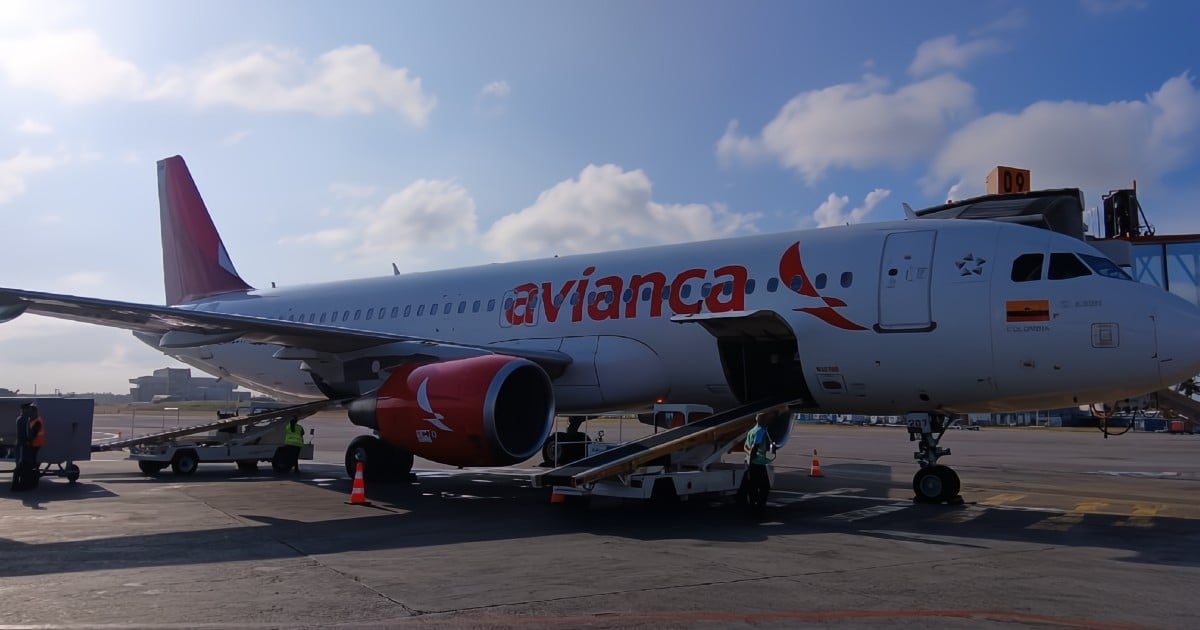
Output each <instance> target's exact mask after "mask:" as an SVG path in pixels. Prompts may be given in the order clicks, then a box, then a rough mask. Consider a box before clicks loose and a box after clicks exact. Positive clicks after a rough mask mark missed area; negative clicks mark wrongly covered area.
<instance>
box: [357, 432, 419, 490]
mask: <svg viewBox="0 0 1200 630" xmlns="http://www.w3.org/2000/svg"><path fill="white" fill-rule="evenodd" d="M359 450H362V452H363V455H364V459H363V478H364V480H365V481H385V482H386V481H407V480H410V479H412V478H413V474H412V467H413V454H412V453H409V452H408V451H406V450H403V449H399V448H396V447H394V446H392V445H390V444H388V443H386V442H384V441H383V440H381V439H379V438H377V437H375V436H373V435H360V436H358V437H356V438H354V439H353V440H351V441H350V446H348V447H346V474H347V475H348V476H349V477H350V478H351V479H353V478H354V472H355V469H356V468H357V466H358V461H357V459H355V454H356V453H357V452H358V451H359Z"/></svg>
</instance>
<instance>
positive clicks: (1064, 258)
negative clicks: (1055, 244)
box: [1046, 253, 1092, 280]
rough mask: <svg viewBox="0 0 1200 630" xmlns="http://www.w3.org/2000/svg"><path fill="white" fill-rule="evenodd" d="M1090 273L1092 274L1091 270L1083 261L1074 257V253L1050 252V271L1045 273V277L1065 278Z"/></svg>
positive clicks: (1051, 278) (1053, 278)
mask: <svg viewBox="0 0 1200 630" xmlns="http://www.w3.org/2000/svg"><path fill="white" fill-rule="evenodd" d="M1090 275H1092V271H1091V270H1090V269H1088V267H1087V265H1085V264H1083V261H1081V260H1079V259H1078V258H1076V257H1075V254H1067V253H1055V254H1050V271H1048V272H1047V273H1046V277H1047V278H1049V279H1050V280H1066V279H1067V278H1079V277H1082V276H1090Z"/></svg>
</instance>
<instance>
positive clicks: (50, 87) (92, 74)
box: [0, 29, 152, 103]
mask: <svg viewBox="0 0 1200 630" xmlns="http://www.w3.org/2000/svg"><path fill="white" fill-rule="evenodd" d="M0 71H2V72H3V73H4V74H5V75H6V76H7V77H8V80H9V81H10V82H11V83H12V84H13V85H14V86H16V87H18V88H30V89H35V90H40V91H45V92H50V93H51V94H54V95H55V96H57V97H59V98H61V99H62V100H64V101H66V102H68V103H91V102H96V101H101V100H106V99H113V98H125V99H130V98H139V97H141V96H143V95H145V94H147V93H148V91H151V90H152V88H150V86H149V85H148V82H147V79H146V77H145V75H144V74H143V73H142V71H141V70H139V69H138V68H137V66H135V65H134V64H132V63H130V62H128V61H126V60H124V59H121V58H120V57H118V56H116V55H114V54H113V53H112V52H110V51H109V50H108V49H107V48H105V46H104V43H103V42H102V41H101V40H100V35H99V34H97V33H96V32H95V31H92V30H87V29H80V30H73V31H58V32H41V33H36V34H34V35H29V36H26V37H18V38H8V39H0Z"/></svg>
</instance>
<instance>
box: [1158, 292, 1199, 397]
mask: <svg viewBox="0 0 1200 630" xmlns="http://www.w3.org/2000/svg"><path fill="white" fill-rule="evenodd" d="M1172 297H1174V296H1172ZM1155 332H1156V335H1157V338H1158V339H1157V340H1158V366H1159V367H1158V369H1159V376H1160V377H1161V378H1162V380H1163V384H1164V385H1167V386H1170V385H1175V384H1177V383H1180V382H1182V381H1185V380H1187V379H1189V378H1191V377H1193V376H1196V375H1197V374H1200V307H1196V306H1194V305H1192V304H1190V303H1188V302H1186V301H1184V300H1182V299H1172V300H1170V301H1167V302H1164V303H1163V304H1162V305H1161V306H1160V307H1159V310H1158V317H1157V318H1156V321H1155Z"/></svg>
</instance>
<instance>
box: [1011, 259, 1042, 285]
mask: <svg viewBox="0 0 1200 630" xmlns="http://www.w3.org/2000/svg"><path fill="white" fill-rule="evenodd" d="M1042 259H1043V256H1042V255H1041V254H1021V255H1020V256H1017V259H1016V260H1014V261H1013V267H1012V281H1013V282H1029V281H1031V280H1041V279H1042Z"/></svg>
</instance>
